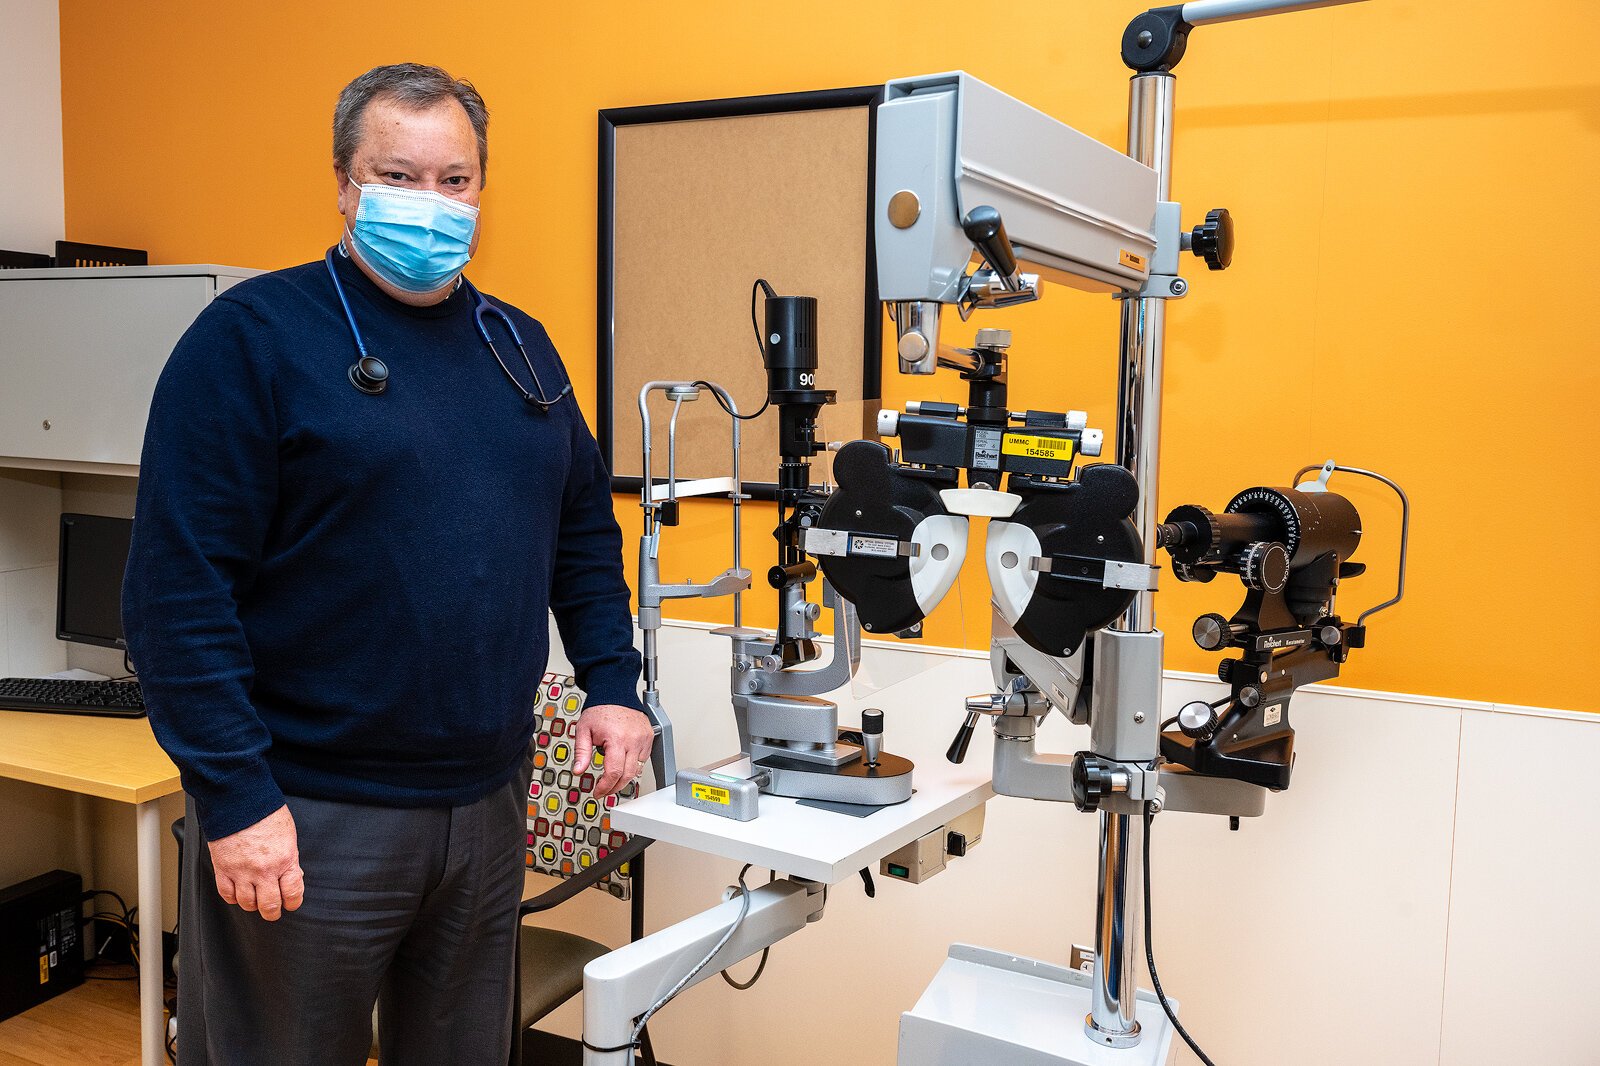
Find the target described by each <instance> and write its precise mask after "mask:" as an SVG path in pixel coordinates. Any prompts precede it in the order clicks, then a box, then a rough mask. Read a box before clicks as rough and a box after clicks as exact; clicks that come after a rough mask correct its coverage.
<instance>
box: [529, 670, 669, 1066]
mask: <svg viewBox="0 0 1600 1066" xmlns="http://www.w3.org/2000/svg"><path fill="white" fill-rule="evenodd" d="M583 700H584V693H583V692H582V691H581V690H580V689H579V688H578V687H577V683H576V681H574V679H573V678H571V677H567V676H564V675H560V674H546V675H545V677H544V682H543V688H542V689H541V699H540V702H539V707H538V711H537V714H538V716H539V719H538V725H537V728H536V732H535V735H534V753H533V781H532V783H531V784H530V785H529V787H528V851H527V866H528V868H529V869H531V870H534V871H536V872H539V873H545V874H550V875H552V876H555V877H560V878H562V881H561V883H560V884H558V885H556V886H555V887H554V888H551V889H549V890H548V891H546V892H542V893H540V894H539V895H537V896H535V897H533V898H532V899H527V900H524V901H523V902H522V906H521V908H520V909H519V912H518V923H519V924H518V933H519V941H518V956H517V974H516V995H515V998H514V1000H513V1002H514V1003H515V1004H516V1005H517V1017H516V1018H515V1020H514V1021H515V1033H514V1035H513V1037H512V1041H511V1064H512V1066H521V1063H522V1042H523V1034H524V1032H526V1030H527V1029H528V1028H529V1027H530V1026H532V1025H534V1024H535V1023H536V1022H538V1021H539V1019H541V1018H543V1017H544V1016H545V1015H547V1014H549V1013H550V1012H551V1011H553V1010H555V1009H556V1008H557V1007H559V1006H561V1004H563V1003H565V1002H566V1001H567V1000H569V999H571V998H572V997H573V996H575V995H577V994H578V993H579V992H580V991H582V989H583V968H584V967H585V966H587V965H588V964H589V963H590V962H591V961H593V960H594V959H597V958H599V957H600V956H601V955H604V954H606V953H607V952H609V951H610V950H611V948H609V947H607V946H606V945H604V944H601V943H599V942H598V941H594V940H590V939H588V938H587V937H581V936H577V935H575V934H573V933H565V932H562V931H560V930H557V929H545V928H542V927H540V926H532V925H522V924H521V922H522V920H523V919H525V918H527V917H528V916H529V915H530V914H538V913H541V912H543V911H547V910H550V909H551V908H553V907H556V906H559V905H560V904H562V903H565V902H566V901H567V900H569V899H571V898H573V897H574V896H576V895H577V894H578V893H580V892H582V891H584V890H585V889H588V888H596V889H599V890H601V891H603V892H606V893H608V894H609V895H612V896H614V897H616V898H618V899H623V900H627V901H628V903H629V909H630V922H629V925H630V931H629V938H630V939H631V940H637V939H639V938H640V937H641V936H643V935H644V850H645V848H647V847H649V846H650V844H652V843H653V841H651V840H649V839H647V838H645V837H638V836H636V837H632V838H629V837H627V836H626V835H625V834H622V833H619V832H616V831H615V830H613V829H612V828H611V816H610V811H611V808H612V807H614V806H615V805H616V804H617V803H618V802H619V801H621V800H624V799H630V798H632V797H633V796H636V795H638V793H639V785H638V782H633V783H630V784H629V785H628V786H627V787H626V788H624V789H623V790H622V791H621V792H619V793H618V794H617V795H616V796H609V797H607V798H606V799H605V800H597V799H595V797H594V796H593V795H592V794H591V793H592V790H593V787H594V778H595V777H597V776H598V774H597V773H596V772H595V771H597V770H599V769H600V767H601V766H602V765H603V763H604V759H603V756H601V754H600V753H599V752H596V753H595V757H594V760H593V764H592V765H591V766H590V767H588V768H587V769H586V771H583V772H580V771H579V770H577V769H576V768H575V767H573V766H572V757H573V746H574V742H573V730H574V729H575V728H576V724H577V721H578V715H579V713H580V712H581V711H582V709H583ZM640 1043H641V1051H642V1052H643V1055H644V1061H645V1063H646V1064H647V1066H655V1055H654V1053H653V1052H652V1050H651V1048H650V1038H649V1034H648V1033H644V1034H642V1039H641V1042H640Z"/></svg>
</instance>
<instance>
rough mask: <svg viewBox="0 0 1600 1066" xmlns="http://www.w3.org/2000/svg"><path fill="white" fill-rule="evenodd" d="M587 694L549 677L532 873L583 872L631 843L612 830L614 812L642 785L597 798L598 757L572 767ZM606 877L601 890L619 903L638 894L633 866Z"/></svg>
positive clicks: (539, 738) (531, 807) (534, 789)
mask: <svg viewBox="0 0 1600 1066" xmlns="http://www.w3.org/2000/svg"><path fill="white" fill-rule="evenodd" d="M583 700H584V693H583V691H582V690H580V689H579V688H578V687H577V683H576V681H575V679H573V678H571V677H564V676H562V675H560V674H546V675H544V688H543V690H542V691H541V693H540V700H539V707H538V710H537V712H536V713H537V714H538V716H539V722H538V727H537V729H536V730H535V732H534V735H533V782H532V784H530V785H529V786H528V860H527V864H528V869H530V870H534V871H536V872H538V873H542V874H552V875H554V876H556V877H572V876H574V875H575V874H579V873H582V872H583V871H584V870H587V869H588V868H589V867H591V866H593V865H594V864H595V863H597V862H599V861H600V860H601V859H603V858H605V857H606V856H607V855H609V854H611V852H612V850H613V849H615V848H620V847H621V846H622V845H623V843H624V842H625V841H626V840H627V839H628V838H627V836H626V835H625V834H623V833H618V832H615V831H614V830H612V828H611V809H612V808H613V807H615V806H616V805H617V804H618V803H619V802H621V801H622V800H627V799H632V798H633V797H634V796H637V795H638V794H639V782H637V781H632V782H629V784H628V786H627V787H626V788H624V789H623V790H622V791H621V792H618V793H617V794H616V795H614V796H607V797H605V798H604V799H596V798H595V796H594V783H595V780H596V779H597V778H598V777H599V776H600V773H601V768H602V767H603V766H604V765H605V756H604V755H603V754H601V753H600V752H598V751H597V752H595V753H594V757H593V758H592V759H591V760H590V765H589V766H587V767H584V768H583V769H582V770H581V771H580V770H579V769H578V768H577V767H575V766H573V764H572V757H573V747H574V742H573V731H574V730H575V729H576V728H577V724H578V714H579V712H581V711H582V710H583ZM630 865H631V864H629V863H624V864H623V865H622V866H621V867H620V868H619V869H618V870H617V872H616V873H614V874H612V875H610V876H609V877H606V878H603V879H602V880H601V881H600V882H599V883H598V884H597V885H595V887H596V888H598V889H601V890H602V891H605V892H609V893H611V895H613V896H615V897H617V898H618V899H628V898H630V897H631V896H632V895H633V882H632V880H630V877H629V874H630V872H631V871H630V870H629V866H630Z"/></svg>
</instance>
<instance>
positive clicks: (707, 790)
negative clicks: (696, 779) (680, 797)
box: [689, 783, 733, 807]
mask: <svg viewBox="0 0 1600 1066" xmlns="http://www.w3.org/2000/svg"><path fill="white" fill-rule="evenodd" d="M689 792H690V794H691V795H693V796H694V798H695V799H697V800H702V801H704V802H706V803H720V804H722V805H723V806H724V807H726V806H727V805H728V804H729V803H731V802H732V801H733V797H732V795H731V794H730V793H729V792H728V790H727V789H725V788H718V787H717V786H716V785H702V784H699V783H696V784H692V785H690V786H689Z"/></svg>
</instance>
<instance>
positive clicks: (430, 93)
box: [333, 63, 489, 173]
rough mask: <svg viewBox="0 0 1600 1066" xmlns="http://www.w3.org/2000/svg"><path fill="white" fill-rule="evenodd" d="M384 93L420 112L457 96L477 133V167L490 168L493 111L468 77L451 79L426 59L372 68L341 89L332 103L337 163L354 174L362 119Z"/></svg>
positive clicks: (481, 169)
mask: <svg viewBox="0 0 1600 1066" xmlns="http://www.w3.org/2000/svg"><path fill="white" fill-rule="evenodd" d="M379 97H383V98H385V99H389V100H393V101H394V102H395V103H397V104H400V105H401V106H403V107H408V108H412V109H415V110H418V111H421V110H423V109H425V108H429V107H432V106H433V105H434V104H437V103H440V102H441V101H444V100H454V101H455V102H456V103H458V104H460V105H461V108H462V110H464V111H465V112H466V113H467V119H468V121H470V122H471V123H472V132H473V133H475V134H477V137H478V169H479V170H480V171H481V172H484V173H487V171H488V169H489V109H488V108H487V107H486V106H484V103H483V97H482V96H480V95H478V90H477V89H474V88H473V87H472V83H471V82H470V81H467V80H466V79H465V78H452V77H451V76H450V75H449V74H448V73H446V72H445V71H443V70H441V69H440V68H438V67H429V66H424V65H423V64H421V63H393V64H391V65H389V66H386V67H373V68H372V69H371V70H369V71H367V72H366V73H365V74H363V75H361V76H360V77H359V78H357V79H356V80H355V81H352V82H351V83H350V84H349V85H346V86H345V87H344V89H343V90H342V91H341V92H340V93H339V102H338V103H337V104H335V105H334V107H333V165H334V166H336V167H338V168H339V169H340V170H343V171H345V172H346V173H349V170H350V159H351V157H352V156H354V155H355V152H356V146H357V145H358V144H360V143H361V118H362V116H363V115H364V114H365V113H366V110H367V105H368V104H370V103H372V101H373V100H375V99H377V98H379Z"/></svg>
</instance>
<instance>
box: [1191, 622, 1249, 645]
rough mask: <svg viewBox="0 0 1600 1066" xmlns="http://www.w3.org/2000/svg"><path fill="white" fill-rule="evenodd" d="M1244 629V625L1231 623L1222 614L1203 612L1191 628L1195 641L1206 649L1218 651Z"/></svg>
mask: <svg viewBox="0 0 1600 1066" xmlns="http://www.w3.org/2000/svg"><path fill="white" fill-rule="evenodd" d="M1244 631H1245V627H1244V626H1243V625H1240V624H1235V623H1231V622H1229V621H1228V620H1227V619H1226V618H1224V617H1222V616H1221V615H1220V614H1203V615H1201V616H1200V617H1199V618H1196V619H1195V620H1194V626H1193V627H1192V628H1191V629H1190V633H1191V634H1192V635H1193V636H1194V642H1195V643H1196V644H1198V645H1200V647H1201V648H1203V649H1205V650H1206V651H1216V650H1217V649H1218V648H1220V647H1222V646H1223V645H1225V644H1227V643H1228V641H1230V640H1232V639H1233V638H1234V637H1235V636H1237V635H1239V634H1240V633H1243V632H1244Z"/></svg>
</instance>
